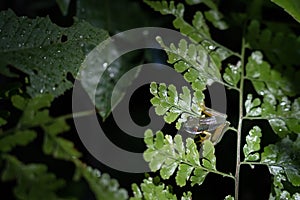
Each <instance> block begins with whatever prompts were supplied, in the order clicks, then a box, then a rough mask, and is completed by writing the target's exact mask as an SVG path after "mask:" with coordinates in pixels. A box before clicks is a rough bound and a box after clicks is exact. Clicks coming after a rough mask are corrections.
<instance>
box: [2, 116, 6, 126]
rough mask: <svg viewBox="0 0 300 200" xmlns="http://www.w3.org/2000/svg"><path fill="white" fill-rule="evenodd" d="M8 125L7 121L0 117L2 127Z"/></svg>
mask: <svg viewBox="0 0 300 200" xmlns="http://www.w3.org/2000/svg"><path fill="white" fill-rule="evenodd" d="M5 124H7V121H6V120H5V119H3V118H2V117H0V126H3V125H5Z"/></svg>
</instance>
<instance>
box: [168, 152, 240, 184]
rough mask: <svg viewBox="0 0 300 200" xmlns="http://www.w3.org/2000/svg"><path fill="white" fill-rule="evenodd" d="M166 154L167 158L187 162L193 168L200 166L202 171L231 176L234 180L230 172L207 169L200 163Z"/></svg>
mask: <svg viewBox="0 0 300 200" xmlns="http://www.w3.org/2000/svg"><path fill="white" fill-rule="evenodd" d="M166 156H167V157H168V158H170V159H173V160H176V161H178V162H180V163H184V164H187V165H189V166H191V167H193V168H200V169H202V170H203V171H206V172H210V173H214V174H218V175H221V176H223V177H229V178H232V179H234V180H235V177H234V176H233V175H231V174H227V173H224V172H220V171H218V170H214V169H208V168H206V167H203V166H201V165H195V164H193V163H190V162H187V161H184V160H181V159H176V158H174V157H173V156H170V155H166Z"/></svg>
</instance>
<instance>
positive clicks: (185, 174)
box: [144, 130, 217, 187]
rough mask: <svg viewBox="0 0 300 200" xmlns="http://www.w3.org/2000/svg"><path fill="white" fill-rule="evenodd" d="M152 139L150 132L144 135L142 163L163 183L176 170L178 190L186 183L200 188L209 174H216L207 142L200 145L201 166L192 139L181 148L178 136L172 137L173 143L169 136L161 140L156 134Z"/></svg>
mask: <svg viewBox="0 0 300 200" xmlns="http://www.w3.org/2000/svg"><path fill="white" fill-rule="evenodd" d="M151 137H152V138H151ZM153 137H154V136H153V133H152V131H150V130H147V131H146V132H145V142H146V144H147V149H146V151H145V152H144V159H145V160H146V161H147V162H149V167H150V169H151V171H157V170H159V171H160V175H161V177H162V178H163V179H169V178H170V177H171V176H172V175H173V174H175V172H176V169H177V172H176V175H175V179H176V183H177V185H179V186H181V187H182V186H184V185H186V182H187V181H190V182H191V185H195V184H199V185H201V184H202V183H203V181H204V179H205V177H206V175H207V174H208V173H209V172H214V171H216V172H217V170H216V157H215V155H214V146H213V144H212V143H211V142H210V141H206V142H204V145H203V155H202V165H201V164H200V155H199V152H198V150H197V146H196V144H195V143H194V140H193V139H192V138H187V139H186V143H185V145H184V144H183V141H182V137H181V135H175V137H174V139H173V138H172V137H171V136H170V135H165V136H163V134H162V132H161V131H159V132H157V133H156V137H155V139H154V138H153ZM153 141H154V142H153ZM158 143H159V144H158ZM192 172H193V173H192Z"/></svg>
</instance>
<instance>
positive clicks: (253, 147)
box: [243, 126, 262, 161]
mask: <svg viewBox="0 0 300 200" xmlns="http://www.w3.org/2000/svg"><path fill="white" fill-rule="evenodd" d="M261 136H262V134H261V129H260V128H259V127H258V126H254V127H253V128H252V129H251V130H250V131H249V135H247V137H246V144H245V145H244V147H243V152H244V155H245V161H257V160H259V158H260V157H259V153H258V152H257V151H259V150H260V138H261Z"/></svg>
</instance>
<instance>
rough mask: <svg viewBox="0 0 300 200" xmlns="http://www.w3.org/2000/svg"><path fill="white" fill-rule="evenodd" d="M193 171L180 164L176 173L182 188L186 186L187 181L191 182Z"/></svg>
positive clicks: (191, 168)
mask: <svg viewBox="0 0 300 200" xmlns="http://www.w3.org/2000/svg"><path fill="white" fill-rule="evenodd" d="M192 171H193V167H192V166H190V165H187V164H180V165H179V166H178V171H177V173H176V178H175V179H176V183H177V185H179V186H180V187H183V186H185V185H186V181H187V180H189V178H190V175H191V173H192Z"/></svg>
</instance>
